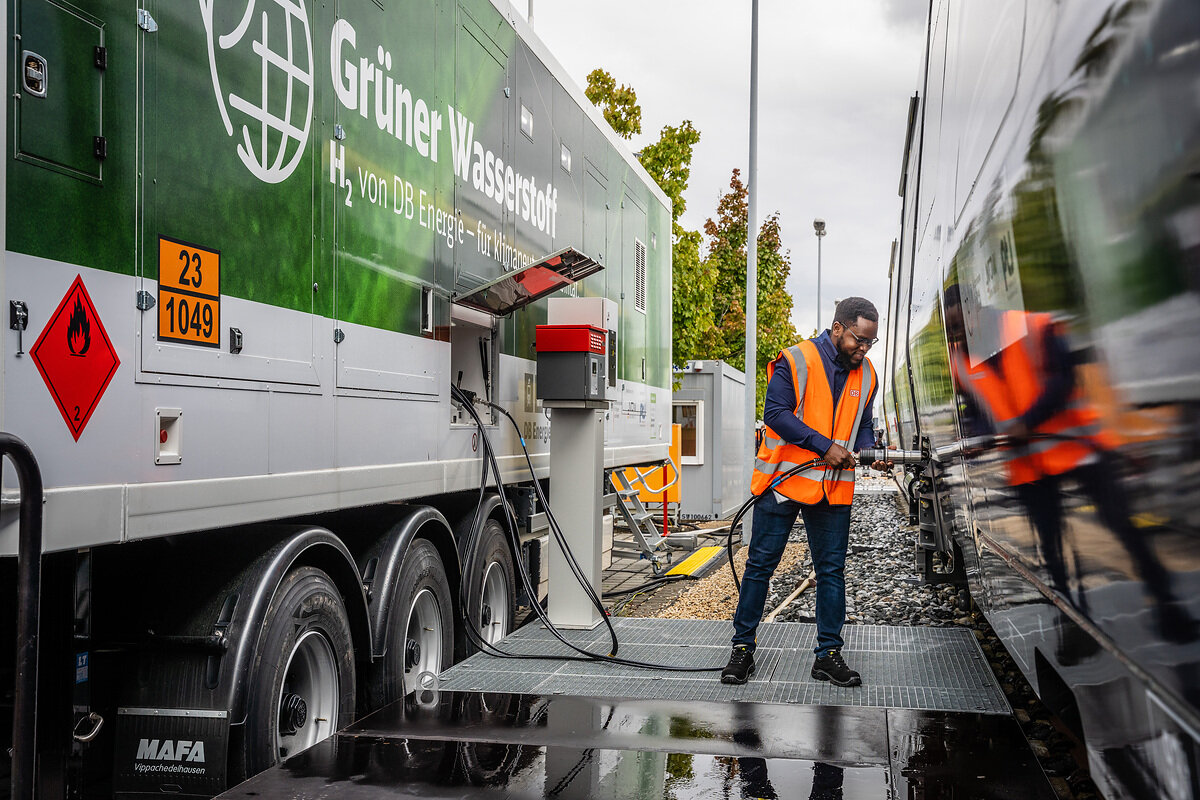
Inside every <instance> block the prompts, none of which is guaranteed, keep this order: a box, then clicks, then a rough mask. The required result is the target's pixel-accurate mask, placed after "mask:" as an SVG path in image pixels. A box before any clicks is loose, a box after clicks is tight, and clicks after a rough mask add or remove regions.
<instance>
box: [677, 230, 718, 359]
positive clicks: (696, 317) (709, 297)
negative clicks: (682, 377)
mask: <svg viewBox="0 0 1200 800" xmlns="http://www.w3.org/2000/svg"><path fill="white" fill-rule="evenodd" d="M700 243H701V236H700V232H699V231H687V230H684V229H683V228H681V227H680V226H679V225H676V226H675V244H674V250H673V251H672V263H671V268H672V272H673V275H672V278H673V283H672V286H673V287H674V295H673V297H672V298H671V309H672V320H671V321H672V328H671V330H672V338H673V341H672V347H671V361H672V363H674V364H676V365H682V364H683V363H684V362H686V361H689V360H691V359H695V360H702V359H706V358H715V357H716V356H714V355H712V354H713V353H715V352H718V351H719V350H720V347H721V335H720V332H719V331H718V330H717V326H716V324H715V322H714V321H713V299H714V296H715V295H714V292H715V290H716V273H715V272H713V271H711V270H710V269H709V268H708V266H707V265H706V264H705V262H704V261H703V259H701V258H700Z"/></svg>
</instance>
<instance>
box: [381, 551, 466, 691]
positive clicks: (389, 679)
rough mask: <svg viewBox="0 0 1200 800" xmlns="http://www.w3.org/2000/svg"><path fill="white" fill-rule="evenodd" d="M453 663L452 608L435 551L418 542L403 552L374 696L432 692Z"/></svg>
mask: <svg viewBox="0 0 1200 800" xmlns="http://www.w3.org/2000/svg"><path fill="white" fill-rule="evenodd" d="M453 659H454V606H453V604H452V603H451V600H450V582H449V581H448V580H447V579H446V568H445V567H444V566H443V565H442V558H441V556H440V555H438V551H437V548H436V547H435V546H434V545H433V543H432V542H430V541H429V540H428V539H414V540H413V542H412V544H410V545H409V546H408V550H407V551H406V552H405V553H404V561H403V562H402V563H401V565H400V574H399V577H398V578H397V580H396V591H395V592H394V593H393V594H392V608H391V611H390V613H389V615H388V632H387V654H386V655H385V656H384V657H383V659H382V661H383V663H382V674H380V675H379V677H378V680H380V681H381V685H379V686H377V691H376V692H375V693H374V694H375V695H376V696H381V697H382V701H383V703H385V704H386V703H390V702H392V701H393V700H397V699H399V698H401V697H403V696H404V695H406V694H407V693H409V692H411V691H413V690H414V689H418V688H429V684H430V683H431V680H430V678H429V676H430V675H432V676H433V679H434V681H436V677H437V676H438V675H439V674H440V673H441V671H442V670H444V669H446V668H447V667H449V666H450V665H451V664H452V663H453Z"/></svg>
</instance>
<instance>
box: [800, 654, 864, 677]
mask: <svg viewBox="0 0 1200 800" xmlns="http://www.w3.org/2000/svg"><path fill="white" fill-rule="evenodd" d="M812 676H813V677H814V678H816V679H817V680H819V681H829V682H831V683H832V684H834V685H835V686H862V676H861V675H859V674H858V673H857V672H855V671H854V670H852V669H850V668H849V667H847V666H846V661H845V659H843V658H842V651H841V650H839V649H837V648H836V647H835V648H833V649H832V650H828V651H827V652H826V653H825V655H823V656H817V660H816V661H814V662H813V667H812Z"/></svg>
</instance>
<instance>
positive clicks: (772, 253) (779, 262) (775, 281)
mask: <svg viewBox="0 0 1200 800" xmlns="http://www.w3.org/2000/svg"><path fill="white" fill-rule="evenodd" d="M748 196H749V193H748V191H747V190H746V186H745V184H744V183H742V179H741V173H740V171H739V170H736V169H735V170H734V171H733V176H732V177H731V178H730V181H729V192H728V193H726V194H725V195H723V196H722V197H721V201H720V203H718V204H717V217H716V219H715V220H714V219H709V220H708V221H707V222H706V223H705V225H704V232H705V233H706V234H708V236H709V240H710V245H711V247H710V249H709V253H708V258H707V259H705V262H704V263H705V267H706V268H707V271H708V272H710V273H711V274H712V275H713V278H714V284H715V287H714V297H713V310H714V317H713V321H714V324H715V326H716V328H717V335H718V341H717V348H716V350H715V351H714V352H712V353H710V354H708V355H706V356H705V358H720V359H724V360H725V361H727V362H729V363H730V364H732V365H734V366H735V367H737V368H738V369H745V348H746V335H745V331H746V229H747V220H748V217H749V209H748ZM757 247H758V251H757V252H758V261H757V272H758V324H757V337H758V344H757V356H758V358H757V360H758V363H757V364H755V365H753V367H754V372H755V375H756V382H757V385H758V393H757V394H758V410H757V413H758V414H759V415H760V416H761V415H762V407H763V397H764V395H765V394H766V390H767V373H766V369H767V364H769V363H770V362H771V361H772V360H774V358H775V357H776V356H778V355H779V351H780V350H783V349H784V348H785V347H789V346H790V345H792V344H794V343H795V342H796V339H797V336H796V329H795V327H794V326H793V325H792V297H791V295H790V294H788V292H787V288H786V283H787V277H788V273H790V272H791V268H792V264H791V257H790V255H789V254H788V253H787V252H784V251H783V250H782V249H781V248H782V242H781V240H780V225H779V214H778V212H776V213H774V214H771V215H770V216H768V217H767V218H766V219H765V220H764V221H763V224H762V227H761V228H760V229H759V232H758V238H757Z"/></svg>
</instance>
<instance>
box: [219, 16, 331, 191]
mask: <svg viewBox="0 0 1200 800" xmlns="http://www.w3.org/2000/svg"><path fill="white" fill-rule="evenodd" d="M218 2H219V0H199V3H200V14H201V16H202V18H203V20H204V30H205V34H206V38H207V40H208V41H207V44H208V66H209V71H210V73H211V75H212V84H213V91H214V92H215V93H216V97H217V108H218V109H219V110H220V112H221V121H222V122H223V123H224V124H225V132H226V134H228V135H229V136H230V137H231V138H232V139H234V140H235V141H236V142H237V153H238V156H239V157H240V158H241V159H242V163H243V164H244V165H245V166H246V169H248V170H250V172H251V173H252V174H253V175H254V176H255V177H256V178H258V179H259V180H261V181H263V182H265V183H280V182H281V181H283V180H286V179H287V177H288V176H289V175H291V174H292V172H293V171H294V170H295V169H296V165H297V164H299V163H300V159H301V158H302V157H303V156H304V150H305V148H306V147H307V145H308V135H309V130H310V127H311V124H312V108H313V82H314V79H313V50H312V35H311V30H310V28H309V24H308V10H307V8H306V7H305V4H304V0H243V2H244V7H243V9H242V14H241V16H240V17H238V18H237V21H236V23H235V24H234V25H233V26H232V27H231V28H230V29H229V30H218V29H217V26H216V20H214V11H215V6H216V5H217V4H218ZM228 5H232V3H229V4H228ZM231 19H232V18H231ZM224 21H225V18H224V17H222V22H224ZM233 78H236V79H237V80H236V81H235V80H232V79H233ZM222 79H224V80H222Z"/></svg>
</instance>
